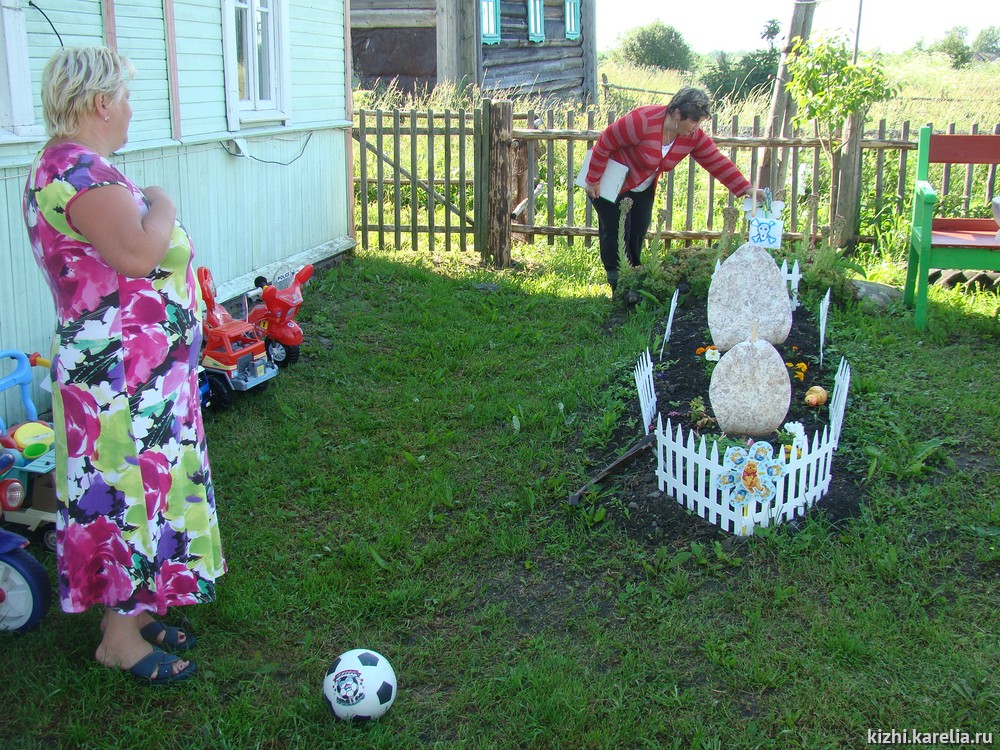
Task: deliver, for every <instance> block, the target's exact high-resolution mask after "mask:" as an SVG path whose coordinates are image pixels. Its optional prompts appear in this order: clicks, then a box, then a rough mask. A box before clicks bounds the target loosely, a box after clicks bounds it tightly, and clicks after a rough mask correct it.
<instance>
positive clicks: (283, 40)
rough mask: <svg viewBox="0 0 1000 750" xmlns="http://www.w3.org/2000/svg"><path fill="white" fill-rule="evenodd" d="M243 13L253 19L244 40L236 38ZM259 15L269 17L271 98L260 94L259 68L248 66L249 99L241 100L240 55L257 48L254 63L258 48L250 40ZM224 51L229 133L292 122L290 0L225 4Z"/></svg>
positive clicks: (234, 0) (232, 0) (228, 0)
mask: <svg viewBox="0 0 1000 750" xmlns="http://www.w3.org/2000/svg"><path fill="white" fill-rule="evenodd" d="M237 12H243V13H245V14H246V15H247V17H248V18H249V19H251V22H250V23H247V24H245V25H244V38H243V39H238V38H237V34H236V14H237ZM258 15H263V16H266V17H267V20H268V21H269V23H268V24H267V26H266V32H267V34H268V44H269V47H270V51H271V55H270V59H269V63H270V64H269V69H268V73H269V76H270V78H271V82H272V83H271V90H270V92H269V93H270V95H271V96H270V98H262V97H261V96H260V95H259V92H258V90H257V89H258V85H257V84H258V80H257V75H256V73H257V67H256V66H247V68H246V71H247V74H249V75H248V78H247V79H246V80H245V82H244V83H245V88H246V91H247V92H248V94H249V96H248V97H247V98H241V96H240V69H239V51H240V49H241V47H242V48H244V49H249V47H251V46H252V47H253V53H254V54H253V56H254V59H256V57H257V46H256V45H255V44H254V43H253V41H252V39H251V38H250V34H251V33H252V30H253V28H254V26H255V24H254V23H253V20H255V19H256V17H257V16H258ZM222 19H223V22H222V47H223V56H224V60H225V63H224V68H225V81H226V119H227V123H228V127H229V130H231V131H237V130H240V129H241V128H244V127H248V126H250V127H253V126H259V125H267V124H273V123H282V124H286V125H287V124H288V123H289V122H290V121H291V116H292V115H291V74H290V70H291V64H290V53H289V50H290V47H291V41H290V35H289V29H288V0H222Z"/></svg>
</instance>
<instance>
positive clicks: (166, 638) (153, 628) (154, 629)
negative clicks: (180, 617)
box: [139, 620, 198, 651]
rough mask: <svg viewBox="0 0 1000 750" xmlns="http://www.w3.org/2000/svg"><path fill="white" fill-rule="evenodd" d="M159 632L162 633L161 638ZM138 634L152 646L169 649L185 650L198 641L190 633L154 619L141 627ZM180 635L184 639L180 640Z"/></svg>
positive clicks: (192, 646)
mask: <svg viewBox="0 0 1000 750" xmlns="http://www.w3.org/2000/svg"><path fill="white" fill-rule="evenodd" d="M160 633H163V634H164V635H163V638H162V640H161V639H160ZM139 635H141V636H142V637H143V638H145V639H146V640H147V641H149V642H150V643H152V644H153V647H154V648H156V647H163V648H166V649H168V650H170V651H187V650H188V649H191V648H194V644H195V643H197V642H198V641H197V639H196V638H195V637H194V635H193V634H192V633H189V632H187V631H186V630H181V629H180V628H175V627H174V626H173V625H164V624H163V623H162V622H157V621H156V620H153V621H152V622H151V623H149V624H148V625H146V626H145V627H144V628H142V629H141V630H140V631H139ZM181 635H183V636H184V640H181Z"/></svg>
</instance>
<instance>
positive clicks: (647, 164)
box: [587, 105, 751, 195]
mask: <svg viewBox="0 0 1000 750" xmlns="http://www.w3.org/2000/svg"><path fill="white" fill-rule="evenodd" d="M666 119H667V108H666V107H665V106H662V105H651V106H646V107H638V108H637V109H634V110H632V111H631V112H629V113H628V114H627V115H625V116H624V117H621V118H619V119H618V120H615V121H614V122H613V123H611V124H610V125H608V127H607V128H606V129H605V130H604V132H603V133H601V135H600V136H599V137H598V139H597V142H596V143H595V144H594V149H593V153H592V154H591V157H590V171H588V172H587V182H588V183H589V184H591V185H593V184H595V183H598V182H600V181H601V175H603V174H604V168H605V167H606V166H607V165H608V159H609V158H611V159H614V160H615V161H619V162H621V163H622V164H624V165H625V166H626V167H628V177H626V178H625V184H624V185H622V192H623V193H624V192H626V191H629V190H631V189H632V188H634V187H635V186H637V185H641V184H642V183H643V181H644V180H646V179H647V178H649V177H650V176H652V175H656V176H657V177H659V175H660V174H662V173H663V172H669V171H670V170H671V169H673V168H674V167H676V166H677V165H678V164H679V163H680V162H681V160H682V159H683V158H684V157H685V156H687V155H688V154H691V157H692V158H693V159H694V160H695V161H696V162H698V163H699V164H700V165H701V166H702V167H704V168H705V169H706V170H708V172H709V173H710V174H711V175H712V176H713V177H715V179H717V180H718V181H719V182H721V183H722V184H723V185H725V186H726V188H728V189H729V191H730V192H731V193H733V194H734V195H741V194H743V193H744V192H746V191H747V190H749V189H750V187H751V185H750V182H749V181H748V180H747V178H746V177H744V176H743V173H742V172H740V170H739V169H738V168H737V166H736V165H735V164H733V162H732V161H730V160H729V159H728V158H727V157H726V156H725V155H724V154H723V153H722V152H721V151H719V149H718V147H717V146H716V145H715V142H714V141H713V140H712V139H711V138H709V137H708V136H707V135H705V133H704V131H703V130H702V129H701V128H698V129H697V130H695V131H694V132H693V133H691V135H688V136H680V135H678V136H677V137H676V139H675V140H674V144H673V146H671V147H670V151H669V152H667V155H666V156H663V150H662V149H663V145H664V144H663V123H664V121H665V120H666Z"/></svg>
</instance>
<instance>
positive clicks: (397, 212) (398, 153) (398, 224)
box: [392, 109, 403, 250]
mask: <svg viewBox="0 0 1000 750" xmlns="http://www.w3.org/2000/svg"><path fill="white" fill-rule="evenodd" d="M399 116H400V112H399V110H398V109H394V110H393V111H392V155H393V156H392V158H393V160H394V161H395V163H396V164H402V163H403V159H402V148H403V141H402V135H401V132H400V121H399ZM402 172H403V170H401V169H394V170H392V204H393V213H394V216H395V223H394V228H395V237H394V239H395V242H396V249H397V250H398V249H399V248H400V247H401V246H402V244H403V229H402V227H403V218H402V211H403V186H402V184H401V179H402Z"/></svg>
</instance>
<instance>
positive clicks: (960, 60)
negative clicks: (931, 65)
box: [931, 26, 972, 69]
mask: <svg viewBox="0 0 1000 750" xmlns="http://www.w3.org/2000/svg"><path fill="white" fill-rule="evenodd" d="M967 36H969V30H968V29H967V28H966V27H965V26H955V27H954V28H952V29H949V30H948V33H947V34H946V35H945V37H944V39H942V40H941V41H939V42H935V43H934V44H932V45H931V51H932V52H943V53H944V54H946V55H947V56H948V57H950V58H951V67H953V68H955V69H958V68H964V67H965V66H966V65H968V64H969V63H970V62H972V48H971V47H970V46H969V45H968V44H966V42H965V38H966V37H967Z"/></svg>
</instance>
